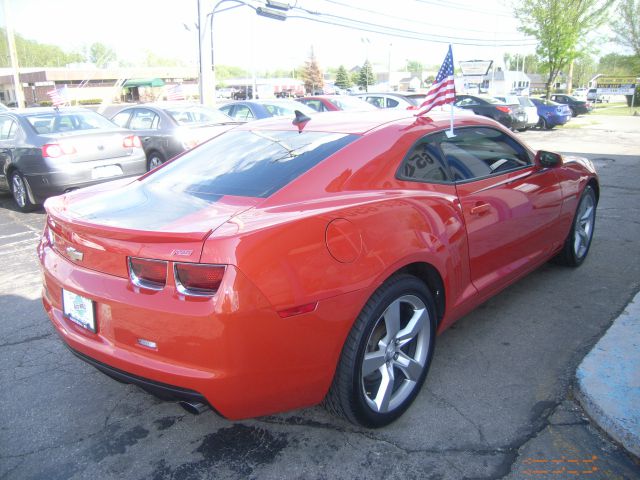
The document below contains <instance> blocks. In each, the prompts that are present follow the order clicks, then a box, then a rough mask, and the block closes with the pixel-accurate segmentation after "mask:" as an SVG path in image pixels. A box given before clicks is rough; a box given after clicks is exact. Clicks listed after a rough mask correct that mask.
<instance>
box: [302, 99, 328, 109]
mask: <svg viewBox="0 0 640 480" xmlns="http://www.w3.org/2000/svg"><path fill="white" fill-rule="evenodd" d="M302 103H304V104H305V105H306V106H307V107H311V108H313V109H314V110H315V111H316V112H323V111H324V105H322V102H321V101H320V100H305V101H304V102H302Z"/></svg>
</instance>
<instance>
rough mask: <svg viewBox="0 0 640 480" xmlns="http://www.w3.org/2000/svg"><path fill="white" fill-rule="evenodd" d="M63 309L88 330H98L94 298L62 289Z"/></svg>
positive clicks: (65, 314) (67, 315)
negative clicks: (90, 298)
mask: <svg viewBox="0 0 640 480" xmlns="http://www.w3.org/2000/svg"><path fill="white" fill-rule="evenodd" d="M62 309H63V311H64V316H65V317H66V318H68V319H69V320H71V321H72V322H74V323H77V324H78V325H80V326H81V327H84V328H86V329H87V330H91V331H92V332H94V333H95V332H96V319H95V312H94V308H93V300H89V299H88V298H84V297H83V296H81V295H78V294H77V293H73V292H69V291H67V290H64V289H62Z"/></svg>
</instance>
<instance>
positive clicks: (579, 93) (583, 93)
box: [571, 87, 589, 100]
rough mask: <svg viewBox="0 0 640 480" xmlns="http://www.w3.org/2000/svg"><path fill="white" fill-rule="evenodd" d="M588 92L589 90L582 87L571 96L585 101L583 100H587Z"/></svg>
mask: <svg viewBox="0 0 640 480" xmlns="http://www.w3.org/2000/svg"><path fill="white" fill-rule="evenodd" d="M588 91H589V89H588V88H584V87H580V88H576V89H574V90H573V92H571V95H573V96H574V97H576V98H579V99H581V100H583V99H586V98H587V92H588Z"/></svg>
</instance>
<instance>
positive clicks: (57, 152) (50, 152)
mask: <svg viewBox="0 0 640 480" xmlns="http://www.w3.org/2000/svg"><path fill="white" fill-rule="evenodd" d="M74 153H76V147H74V146H73V145H72V144H71V143H69V142H60V143H46V144H44V145H43V146H42V156H43V157H48V158H58V157H62V156H63V155H73V154H74Z"/></svg>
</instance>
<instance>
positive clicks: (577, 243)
mask: <svg viewBox="0 0 640 480" xmlns="http://www.w3.org/2000/svg"><path fill="white" fill-rule="evenodd" d="M595 212H596V209H595V201H594V198H593V196H592V195H585V196H584V197H583V198H582V201H581V202H580V206H579V207H578V214H577V215H576V224H575V235H574V240H573V251H574V252H575V255H576V257H577V258H582V257H583V256H584V255H586V253H587V251H588V250H589V244H590V243H591V237H592V236H593V223H594V219H595Z"/></svg>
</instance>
